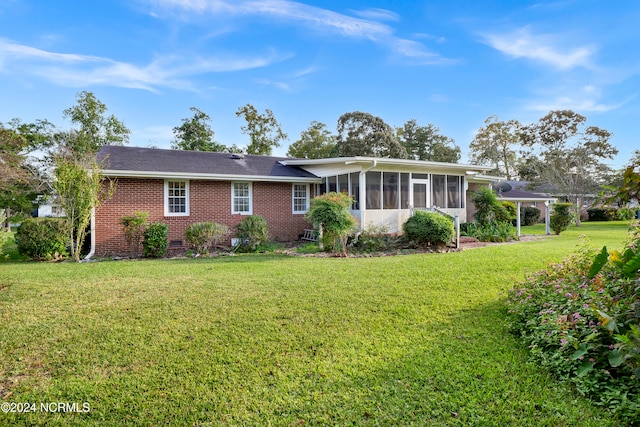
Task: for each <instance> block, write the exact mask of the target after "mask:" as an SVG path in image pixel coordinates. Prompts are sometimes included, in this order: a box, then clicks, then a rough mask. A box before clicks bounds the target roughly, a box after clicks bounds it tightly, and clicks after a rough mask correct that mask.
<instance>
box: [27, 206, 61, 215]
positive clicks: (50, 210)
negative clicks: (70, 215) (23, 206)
mask: <svg viewBox="0 0 640 427" xmlns="http://www.w3.org/2000/svg"><path fill="white" fill-rule="evenodd" d="M33 216H35V217H38V218H59V217H62V216H64V212H63V210H62V208H61V207H60V205H51V204H44V205H40V206H38V208H37V209H36V210H35V212H34V215H33Z"/></svg>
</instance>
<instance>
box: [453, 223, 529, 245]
mask: <svg viewBox="0 0 640 427" xmlns="http://www.w3.org/2000/svg"><path fill="white" fill-rule="evenodd" d="M465 229H466V230H465V235H466V236H470V237H473V238H475V239H477V240H478V241H480V242H508V241H511V240H516V239H517V238H518V236H517V232H516V228H515V227H514V226H513V225H512V224H510V223H508V222H491V223H488V224H484V225H483V224H476V223H467V224H466V226H465ZM461 233H462V232H461Z"/></svg>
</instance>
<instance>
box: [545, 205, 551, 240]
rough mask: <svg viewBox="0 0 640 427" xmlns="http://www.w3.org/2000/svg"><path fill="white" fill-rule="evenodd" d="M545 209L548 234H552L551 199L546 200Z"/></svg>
mask: <svg viewBox="0 0 640 427" xmlns="http://www.w3.org/2000/svg"><path fill="white" fill-rule="evenodd" d="M544 206H545V211H544V223H545V228H546V231H547V236H548V235H550V234H551V224H549V221H550V220H551V203H550V202H549V201H546V202H544Z"/></svg>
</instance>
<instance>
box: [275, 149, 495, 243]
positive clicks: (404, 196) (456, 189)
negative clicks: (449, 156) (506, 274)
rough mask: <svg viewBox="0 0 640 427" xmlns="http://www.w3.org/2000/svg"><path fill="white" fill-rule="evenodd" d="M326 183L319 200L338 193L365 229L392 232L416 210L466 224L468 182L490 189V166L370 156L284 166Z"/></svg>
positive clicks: (290, 162)
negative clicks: (345, 196)
mask: <svg viewBox="0 0 640 427" xmlns="http://www.w3.org/2000/svg"><path fill="white" fill-rule="evenodd" d="M281 163H283V164H285V165H287V166H297V167H300V168H302V169H305V170H307V171H308V172H311V173H313V174H314V175H316V176H318V177H320V178H322V183H321V184H319V185H318V184H317V185H316V186H315V195H316V196H317V195H320V194H323V193H327V192H331V191H338V192H343V193H347V194H349V196H351V197H352V198H353V200H354V202H353V204H352V206H351V213H352V215H353V216H354V217H355V218H357V219H358V221H359V223H360V226H361V227H362V228H367V227H369V226H376V227H384V228H386V229H387V231H388V232H390V233H396V232H399V231H401V230H402V224H403V223H404V222H405V221H406V220H407V219H408V218H409V217H410V216H411V215H412V214H413V212H414V210H417V209H429V210H438V211H440V212H442V213H446V214H448V215H450V216H452V217H457V218H459V220H460V222H466V220H467V206H466V204H467V197H466V196H467V191H468V188H469V183H470V182H474V183H482V184H487V185H489V184H490V180H489V179H483V175H482V174H483V173H484V172H487V171H488V170H490V169H491V168H490V167H485V166H472V165H464V164H456V163H439V162H426V161H420V160H404V159H386V158H370V157H339V158H330V159H313V160H301V159H295V160H294V159H292V160H286V161H282V162H281Z"/></svg>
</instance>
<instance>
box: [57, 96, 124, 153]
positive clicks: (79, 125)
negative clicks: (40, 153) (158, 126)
mask: <svg viewBox="0 0 640 427" xmlns="http://www.w3.org/2000/svg"><path fill="white" fill-rule="evenodd" d="M76 101H77V104H76V105H74V106H72V107H69V108H67V109H66V110H64V117H65V118H68V119H70V120H71V123H72V124H74V125H75V126H76V128H74V129H73V130H72V131H71V132H70V135H73V137H72V138H66V144H68V146H67V147H65V148H66V150H69V151H71V152H73V153H74V154H76V155H79V156H84V155H91V154H94V153H97V152H98V150H99V149H100V147H102V146H103V145H123V144H126V143H128V142H129V134H130V133H131V131H130V130H129V129H128V128H127V127H126V126H125V125H124V123H123V122H121V121H120V120H118V119H117V118H116V117H115V116H114V115H110V116H105V114H106V112H107V106H106V105H105V104H103V103H102V102H100V101H99V100H98V99H97V98H96V97H95V95H94V94H93V93H92V92H86V91H83V92H80V93H78V95H77V96H76Z"/></svg>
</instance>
